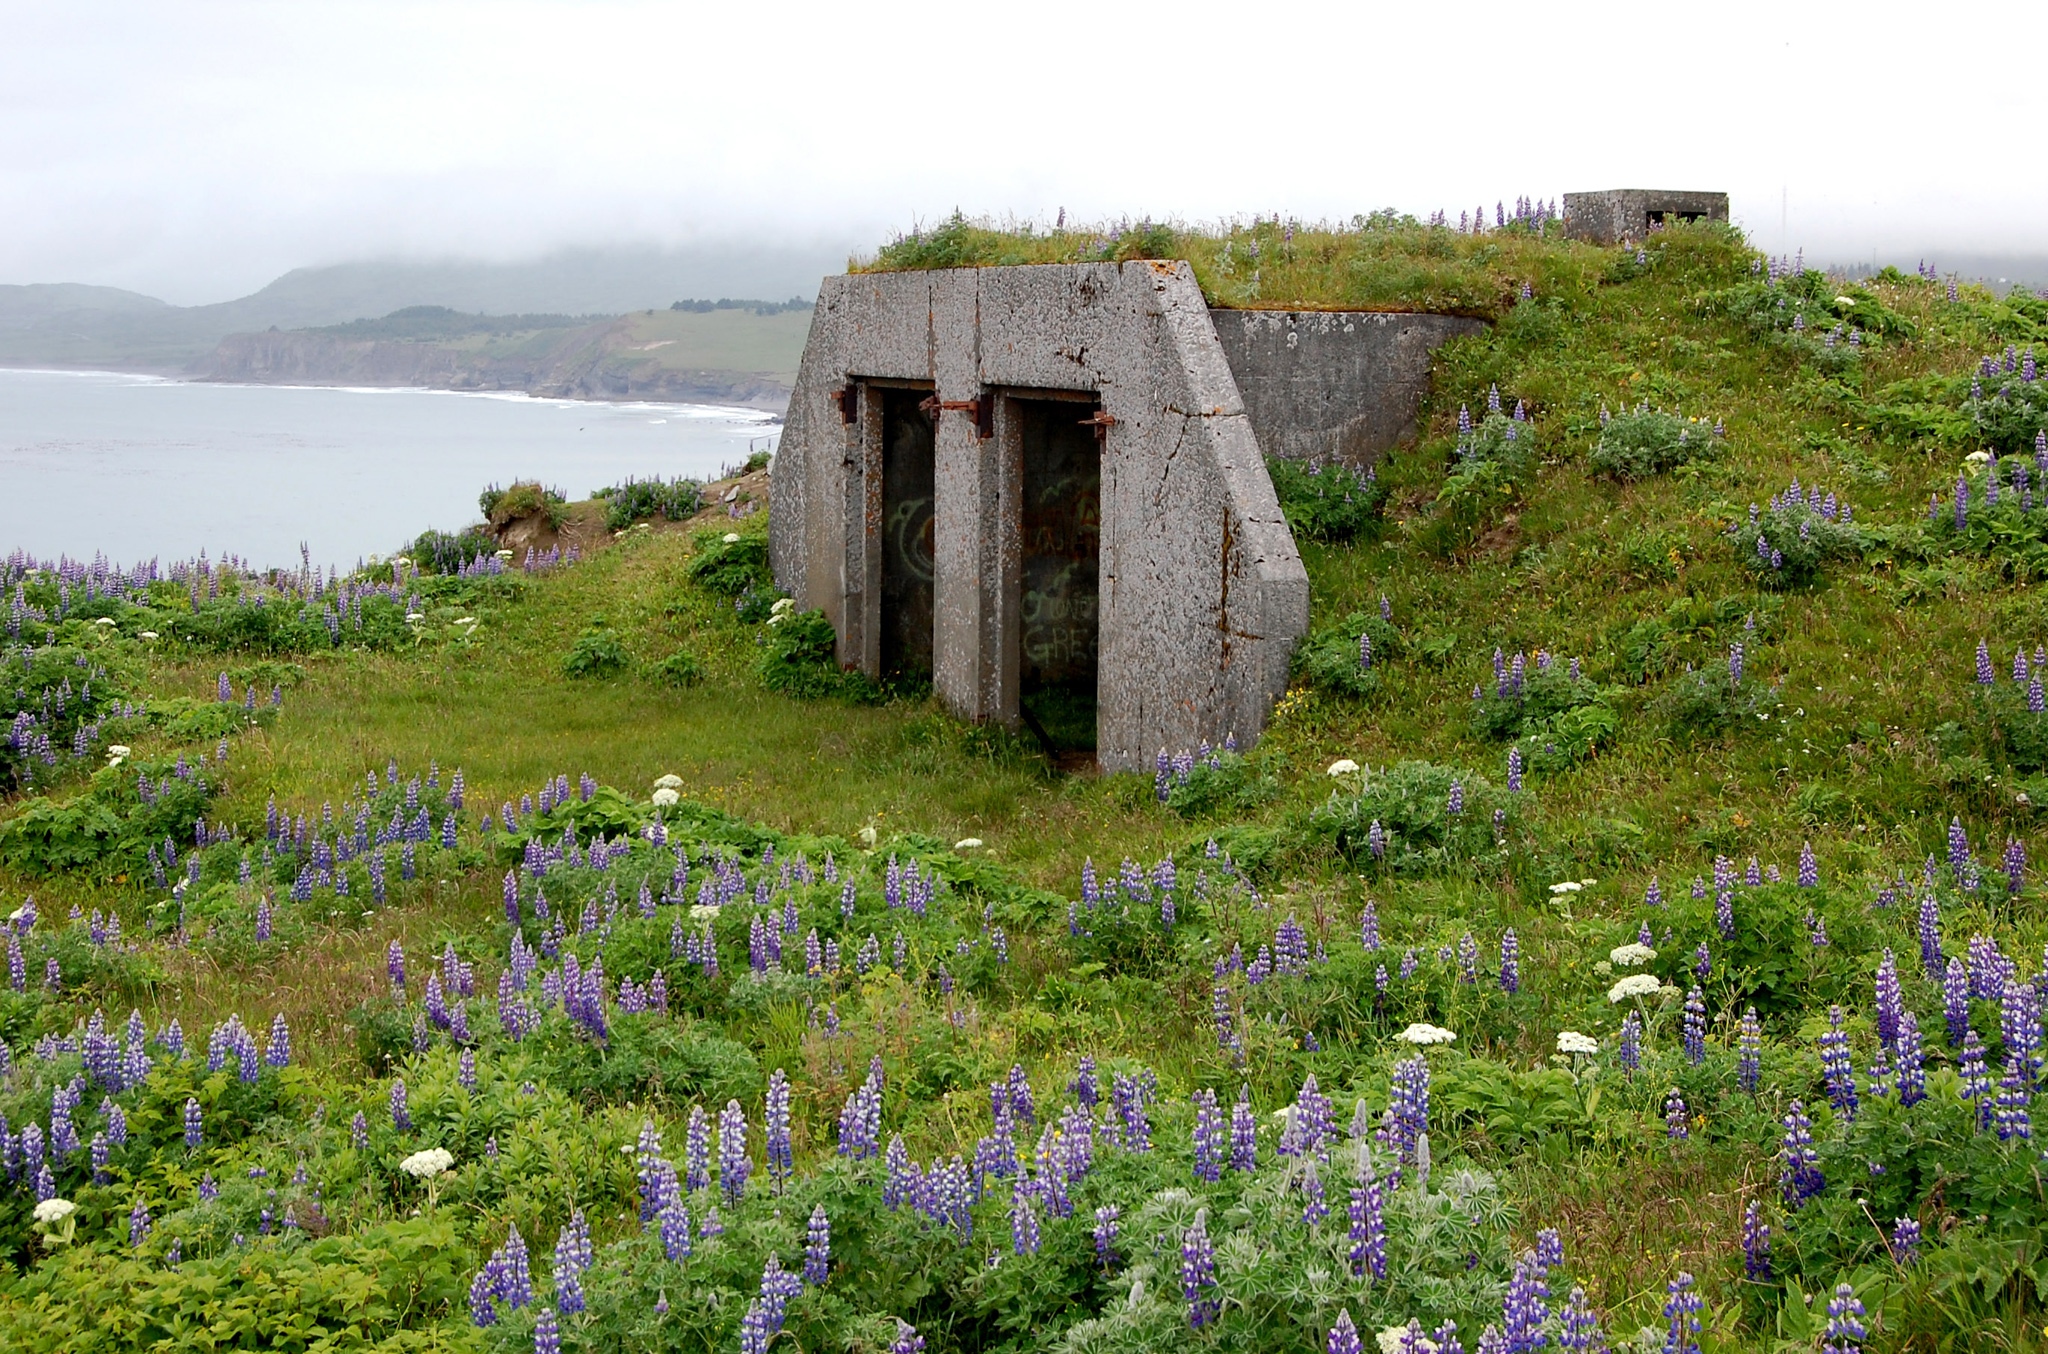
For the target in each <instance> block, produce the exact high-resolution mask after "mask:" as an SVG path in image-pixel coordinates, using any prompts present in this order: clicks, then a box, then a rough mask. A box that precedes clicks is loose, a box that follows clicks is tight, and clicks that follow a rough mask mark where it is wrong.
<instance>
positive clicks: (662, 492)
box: [593, 479, 704, 531]
mask: <svg viewBox="0 0 2048 1354" xmlns="http://www.w3.org/2000/svg"><path fill="white" fill-rule="evenodd" d="M593 497H595V498H598V499H602V500H603V501H604V505H605V508H604V524H605V526H606V527H608V528H609V529H611V530H613V531H623V530H625V529H626V528H627V527H629V526H631V525H633V523H635V522H638V521H642V520H644V519H646V518H649V517H660V518H663V519H665V520H667V521H670V522H680V521H682V520H683V519H684V518H685V517H688V516H690V515H691V514H693V513H695V512H696V511H697V510H698V509H699V508H701V507H703V506H704V493H703V486H702V485H700V484H699V483H697V481H695V480H688V479H674V480H661V479H653V480H636V479H628V480H627V481H626V482H625V483H624V484H614V485H612V486H611V487H610V488H607V489H600V490H598V491H597V493H596V494H594V495H593Z"/></svg>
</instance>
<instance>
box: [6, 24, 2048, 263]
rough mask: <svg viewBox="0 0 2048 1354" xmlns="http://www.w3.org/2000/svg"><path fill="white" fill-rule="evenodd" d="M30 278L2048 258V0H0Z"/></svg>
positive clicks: (16, 195)
mask: <svg viewBox="0 0 2048 1354" xmlns="http://www.w3.org/2000/svg"><path fill="white" fill-rule="evenodd" d="M0 22H4V27H0V282H53V281H82V282H97V283H106V284H112V285H118V286H126V287H133V288H136V289H138V290H142V291H146V292H150V293H152V294H155V295H159V296H162V297H164V298H166V299H168V300H173V301H177V302H181V303H193V302H201V301H214V300H222V299H226V298H228V297H232V296H235V295H239V294H242V293H245V292H248V291H251V290H253V289H255V288H256V287H258V286H260V285H262V284H263V283H264V282H266V281H268V280H269V279H270V278H272V277H274V276H275V275H277V274H278V273H281V272H283V271H285V270H286V269H289V268H292V267H296V266H300V265H305V264H318V263H332V262H341V261H346V260H352V259H361V258H374V257H384V256H390V255H413V256H427V257H443V256H462V257H478V258H493V259H514V258H523V257H530V256H532V255H535V254H538V253H542V252H545V251H547V250H549V249H553V248H558V247H563V246H571V245H592V244H607V243H626V242H631V243H642V244H644V243H650V242H655V243H671V244H687V243H689V242H690V241H691V240H693V239H707V238H713V239H719V240H729V239H734V238H738V239H755V240H758V239H764V238H769V239H779V240H787V241H789V242H792V243H818V242H825V243H830V244H832V245H835V246H837V245H841V244H848V245H851V244H860V243H865V242H869V241H873V240H875V239H877V238H879V237H881V236H883V235H885V234H886V233H888V232H891V231H894V230H897V229H902V228H907V227H908V226H910V225H911V224H912V223H913V222H915V221H917V220H920V219H922V220H926V221H929V220H931V219H933V218H935V217H938V216H941V215H943V214H945V213H946V212H948V211H950V210H951V209H952V208H953V207H955V206H956V205H957V206H959V207H960V208H962V209H964V210H965V211H967V212H969V213H970V214H993V215H997V216H1002V215H1006V214H1014V215H1017V216H1020V217H1035V218H1046V219H1050V218H1051V216H1052V215H1053V214H1054V213H1055V212H1056V211H1058V210H1059V209H1060V208H1061V207H1064V208H1065V209H1066V210H1067V213H1068V215H1069V218H1070V219H1083V220H1088V219H1097V218H1102V217H1113V216H1121V215H1125V214H1129V215H1131V216H1144V215H1150V216H1154V217H1177V218H1181V219H1186V220H1194V221H1200V220H1211V219H1215V218H1219V217H1223V216H1229V215H1250V214H1253V213H1271V212H1275V211H1280V212H1287V213H1292V214H1295V215H1297V216H1300V217H1302V218H1304V219H1315V218H1322V217H1336V218H1347V217H1349V216H1350V215H1351V214H1352V213H1354V212H1360V211H1367V210H1370V209H1372V208H1375V207H1379V206H1395V207H1399V208H1401V209H1404V210H1408V211H1413V212H1416V213H1417V214H1422V213H1426V212H1428V211H1431V210H1434V209H1436V208H1439V207H1441V208H1444V209H1447V210H1448V211H1449V212H1450V213H1451V215H1452V218H1453V219H1455V218H1456V216H1457V213H1458V210H1459V209H1460V208H1461V207H1466V208H1469V207H1472V206H1474V205H1477V204H1479V203H1482V202H1483V203H1486V204H1488V206H1489V208H1490V206H1491V204H1492V203H1493V202H1494V201H1495V200H1496V199H1500V198H1506V199H1509V200H1512V199H1513V197H1514V196H1515V195H1516V194H1518V193H1526V194H1529V195H1531V196H1536V197H1543V198H1549V197H1553V196H1557V195H1561V194H1562V193H1564V192H1565V191H1567V190H1575V189H1581V188H1600V187H1620V186H1647V187H1671V188H1708V189H1726V190H1727V191H1728V192H1729V193H1730V194H1731V196H1732V198H1733V203H1734V212H1735V216H1736V218H1737V220H1738V221H1739V222H1740V223H1742V224H1743V225H1744V226H1745V227H1747V228H1748V229H1749V231H1750V232H1751V234H1752V238H1754V239H1755V240H1756V241H1757V242H1758V243H1759V244H1761V245H1763V246H1765V247H1767V248H1769V249H1772V250H1773V251H1779V250H1784V251H1789V250H1791V249H1794V248H1798V247H1800V246H1804V247H1805V249H1806V250H1807V253H1808V256H1809V258H1814V259H1825V260H1828V261H1852V260H1857V259H1865V260H1867V259H1869V258H1870V257H1872V255H1873V254H1875V255H1876V256H1878V257H1879V258H1880V259H1892V258H1898V259H1903V260H1904V261H1906V262H1907V263H1908V264H1910V263H1911V262H1912V261H1913V260H1914V259H1916V258H1917V257H1919V256H1920V255H1921V254H1923V253H1924V254H1926V255H1927V256H1928V257H1929V258H1930V259H1931V260H1933V261H1935V262H1937V263H1938V262H1939V261H1940V259H1941V257H1942V255H1943V254H1944V253H1949V254H1957V255H1960V254H1963V253H1971V254H1979V255H1981V254H1988V253H2012V254H2034V255H2043V254H2048V170H2044V168H2043V165H2044V163H2048V151H2044V148H2043V145H2042V132H2043V122H2042V119H2041V115H2040V110H2041V104H2040V102H2039V98H2040V87H2041V75H2040V65H2039V63H2040V60H2041V55H2042V52H2043V50H2044V46H2048V43H2044V39H2048V4H2042V3H2039V0H2035V3H2029V4H2019V3H1983V2H1982V0H1980V2H1979V3H1974V4H1970V5H1943V6H1939V7H1936V6H1933V5H1920V6H1893V5H1887V4H1882V3H1869V2H1868V0H1862V2H1859V3H1854V4H1838V3H1824V4H1823V3H1800V0H1793V3H1783V0H1773V3H1748V2H1747V0H1736V2H1734V3H1726V2H1724V3H1720V4H1714V5H1697V4H1693V5H1683V4H1669V3H1666V4H1657V5H1639V4H1612V3H1609V4H1600V5H1559V4H1556V3H1551V4H1532V3H1528V2H1527V0H1521V2H1520V3H1515V4H1505V5H1497V4H1491V3H1473V2H1471V0H1466V2H1464V3H1457V4H1445V3H1434V4H1432V3H1415V2H1414V0H1409V3H1404V4H1400V5H1381V4H1373V3H1360V0H1349V2H1348V3H1338V4H1328V5H1325V4H1320V3H1302V0H1292V2H1291V3H1284V4H1272V3H1268V4H1262V5H1252V4H1237V5H1232V6H1228V7H1215V8H1209V7H1204V6H1199V5H1187V4H1183V5H1160V4H1156V3H1153V4H1142V5H1126V4H1119V3H1113V2H1111V0H1090V2H1089V3H1085V4H1073V3H1066V2H1065V0H1040V2H1039V3H1036V4H1030V5H1025V6H1015V5H1010V6H990V5H980V4H974V3H970V2H968V0H955V2H954V3H949V4H882V3H870V4H865V5H846V4H837V5H830V6H822V5H821V6H800V5H791V4H784V3H777V2H775V0H727V2H726V3H722V4H716V5H700V4H683V3H670V4H659V5H655V4H647V5H639V4H576V3H544V2H540V0H528V2H525V3H522V2H521V0H488V3H479V4H468V3H435V0H404V2H403V3H390V4H385V3H324V2H322V0H289V2H287V3H278V2H277V0H263V3H233V2H231V0H222V2H220V3H205V2H203V0H139V2H138V3H111V2H108V3H96V2H95V0H61V2H59V3H41V4H28V3H21V2H20V0H5V2H4V3H0Z"/></svg>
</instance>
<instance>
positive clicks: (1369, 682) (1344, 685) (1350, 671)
mask: <svg viewBox="0 0 2048 1354" xmlns="http://www.w3.org/2000/svg"><path fill="white" fill-rule="evenodd" d="M1404 648H1405V642H1404V640H1403V637H1402V635H1401V632H1400V630H1398V629H1396V628H1395V626H1394V624H1393V622H1392V621H1389V620H1386V619H1383V618H1381V617H1379V616H1368V615H1366V614H1365V613H1364V612H1362V611H1354V612H1352V613H1351V614H1350V615H1348V616H1346V617H1345V618H1344V619H1343V620H1341V621H1339V622H1338V623H1337V624H1335V625H1326V626H1323V627H1322V628H1321V629H1318V630H1315V631H1313V632H1311V633H1310V635H1309V637H1308V638H1307V639H1305V640H1303V641H1302V642H1301V644H1300V646H1299V647H1298V648H1296V649H1295V651H1294V660H1293V663H1294V672H1295V675H1296V676H1297V677H1299V678H1301V679H1303V680H1305V681H1306V682H1308V684H1309V685H1311V686H1313V687H1315V688H1316V689H1317V690H1319V691H1328V692H1332V693H1334V694H1337V695H1342V696H1359V697H1364V696H1370V695H1372V694H1373V692H1375V691H1376V690H1378V689H1379V684H1380V681H1381V669H1382V666H1383V665H1384V664H1386V663H1387V662H1389V661H1391V660H1392V659H1394V658H1396V657H1398V656H1399V655H1400V654H1401V653H1402V652H1403V650H1404Z"/></svg>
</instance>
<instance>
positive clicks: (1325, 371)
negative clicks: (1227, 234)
mask: <svg viewBox="0 0 2048 1354" xmlns="http://www.w3.org/2000/svg"><path fill="white" fill-rule="evenodd" d="M1209 318H1210V320H1211V321H1212V322H1213V323H1214V324H1215V326H1216V337H1217V339H1218V340H1219V341H1221V343H1222V344H1223V355H1224V357H1225V358H1227V359H1228V360H1229V362H1230V370H1231V374H1232V375H1233V376H1235V377H1236V379H1237V388H1238V391H1239V393H1240V394H1242V395H1243V397H1244V407H1245V413H1246V415H1247V416H1248V417H1249V418H1250V419H1251V421H1252V432H1253V434H1254V435H1256V436H1257V438H1258V440H1259V449H1260V450H1261V451H1263V452H1265V453H1266V455H1268V456H1285V457H1287V458H1288V459H1289V460H1295V461H1343V462H1346V463H1348V464H1350V465H1353V466H1356V467H1358V468H1360V469H1363V468H1365V467H1366V466H1369V465H1372V464H1374V463H1375V462H1377V461H1378V460H1379V459H1380V457H1382V456H1384V455H1385V454H1386V453H1387V452H1389V451H1391V450H1393V449H1394V448H1395V447H1396V446H1398V445H1399V444H1400V443H1402V442H1403V441H1406V440H1407V439H1409V438H1412V437H1414V436H1415V434H1416V431H1417V428H1416V419H1417V417H1418V416H1419V415H1420V413H1421V412H1422V401H1423V399H1424V397H1425V396H1427V395H1428V394H1429V365H1430V358H1431V356H1432V355H1433V354H1434V353H1435V352H1436V350H1437V349H1438V348H1440V347H1442V346H1443V345H1444V344H1445V343H1447V342H1449V341H1450V340H1451V339H1454V338H1458V337H1461V336H1463V335H1466V334H1479V333H1484V332H1485V331H1486V321H1484V320H1475V319H1469V318H1467V317H1465V316H1461V315H1418V314H1405V313H1404V314H1380V313H1376V312H1371V311H1299V310H1212V311H1210V312H1209Z"/></svg>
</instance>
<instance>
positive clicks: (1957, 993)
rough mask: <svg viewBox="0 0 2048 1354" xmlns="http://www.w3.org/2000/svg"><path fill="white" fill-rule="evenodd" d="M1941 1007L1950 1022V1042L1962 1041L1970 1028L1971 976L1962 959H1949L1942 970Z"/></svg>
mask: <svg viewBox="0 0 2048 1354" xmlns="http://www.w3.org/2000/svg"><path fill="white" fill-rule="evenodd" d="M1941 1008H1942V1016H1943V1018H1944V1019H1946V1020H1947V1022H1948V1041H1949V1043H1950V1044H1951V1045H1956V1044H1960V1043H1962V1042H1963V1039H1964V1036H1965V1035H1967V1034H1968V1033H1969V1030H1970V978H1969V972H1968V970H1967V969H1965V968H1964V966H1963V961H1962V960H1960V959H1951V960H1949V961H1948V967H1947V968H1946V969H1944V970H1943V971H1942V979H1941Z"/></svg>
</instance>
